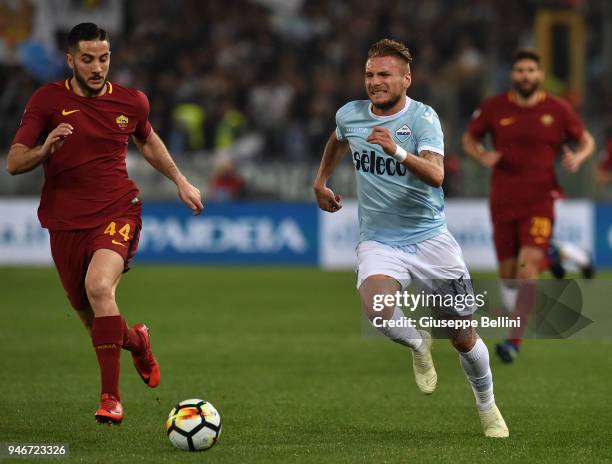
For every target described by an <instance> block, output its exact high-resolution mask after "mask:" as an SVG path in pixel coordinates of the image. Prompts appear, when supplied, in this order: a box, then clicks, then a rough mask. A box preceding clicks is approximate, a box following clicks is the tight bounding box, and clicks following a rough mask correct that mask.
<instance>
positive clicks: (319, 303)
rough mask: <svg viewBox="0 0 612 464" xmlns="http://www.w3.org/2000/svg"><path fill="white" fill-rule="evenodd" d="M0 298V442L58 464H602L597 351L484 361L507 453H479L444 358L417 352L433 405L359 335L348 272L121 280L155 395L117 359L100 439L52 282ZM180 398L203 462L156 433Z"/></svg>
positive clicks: (25, 276) (85, 361)
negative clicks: (209, 419) (199, 416)
mask: <svg viewBox="0 0 612 464" xmlns="http://www.w3.org/2000/svg"><path fill="white" fill-rule="evenodd" d="M607 278H609V276H607ZM0 282H2V284H1V288H2V292H1V295H0V307H1V311H0V320H1V324H0V372H1V374H0V375H1V377H0V379H1V387H0V388H1V395H0V408H1V413H0V442H4V443H7V442H9V443H16V442H29V443H32V442H36V443H41V442H47V443H68V444H69V446H70V456H69V458H67V459H63V460H60V462H62V461H63V462H88V463H89V462H100V463H110V462H112V463H124V462H125V463H128V462H129V463H133V462H146V463H155V462H168V463H174V462H209V463H250V462H260V463H275V462H278V463H294V462H295V463H299V462H314V463H361V462H363V463H395V462H418V463H425V462H435V463H443V462H444V463H445V462H452V463H464V462H465V463H480V462H482V463H485V462H486V463H490V462H500V463H502V462H517V463H525V462H539V463H546V462H550V463H553V462H554V463H558V462H571V463H577V462H585V463H596V462H611V460H612V440H611V437H610V427H611V425H612V409H611V408H610V401H609V400H610V392H611V391H612V390H611V388H612V387H611V383H612V382H611V380H612V369H611V367H612V361H611V357H610V348H611V346H612V345H610V344H609V343H606V342H603V341H602V342H596V341H590V342H585V341H528V342H527V345H526V346H525V349H524V352H523V353H521V356H520V359H519V362H518V363H516V364H515V365H513V366H505V365H501V364H500V362H499V361H498V360H497V359H496V358H495V357H494V356H493V355H492V357H491V358H492V368H493V374H494V382H495V389H496V398H497V402H498V405H499V407H500V409H501V410H502V412H503V413H504V415H505V418H506V421H507V423H508V425H509V427H510V433H511V436H510V438H509V439H506V440H491V439H485V438H484V437H483V436H482V435H481V430H480V424H479V422H478V416H477V414H476V410H475V406H474V399H473V396H472V393H471V390H470V389H469V386H468V384H467V382H466V380H465V378H464V375H463V372H462V371H461V370H460V367H459V362H458V359H457V355H456V353H455V352H454V351H453V350H452V348H451V347H450V345H449V344H448V343H447V342H445V341H437V342H436V343H435V345H434V360H435V362H436V367H437V370H438V377H439V380H438V390H437V391H436V392H435V394H434V395H432V396H431V397H426V396H424V395H422V394H421V393H420V392H419V391H418V390H417V388H416V386H415V384H414V380H413V377H412V368H411V357H410V353H409V352H408V351H407V350H405V349H402V348H401V347H399V346H398V345H395V344H393V343H390V342H388V341H386V340H383V339H378V338H374V339H372V338H368V337H364V336H363V334H362V329H361V316H360V306H359V302H358V298H357V294H356V292H355V289H354V274H353V273H351V272H323V271H320V270H316V269H302V268H211V267H153V266H150V267H149V266H136V267H135V268H134V270H132V271H131V272H130V273H129V274H127V275H126V276H125V277H124V280H123V282H122V283H121V285H120V287H119V292H118V301H119V304H120V307H121V309H122V312H123V314H124V316H125V317H126V319H127V320H128V322H129V323H131V324H133V323H135V322H139V321H142V322H145V323H147V324H148V325H149V326H150V328H151V333H152V343H153V348H154V351H155V353H156V356H157V357H158V360H159V361H160V364H161V372H162V381H161V384H160V386H159V388H158V389H156V390H149V389H147V388H146V387H145V385H144V384H143V383H142V381H141V380H140V378H139V377H138V376H137V374H136V372H135V370H134V368H133V367H132V365H131V359H130V357H129V354H128V353H125V352H124V354H123V358H122V378H121V387H122V402H123V405H124V408H125V414H126V416H125V420H124V423H123V425H121V427H115V428H108V427H105V426H98V425H96V424H95V423H94V418H93V413H94V411H95V408H96V406H97V399H98V367H97V363H96V360H95V356H94V352H93V350H92V349H91V342H90V340H89V338H88V337H87V336H86V332H85V331H84V330H83V329H82V327H81V325H80V322H79V320H78V319H77V317H76V316H75V315H74V314H73V313H72V311H71V310H70V309H69V307H68V303H67V300H66V299H65V297H64V294H63V291H62V290H61V288H60V284H59V280H58V278H57V275H56V273H55V270H53V269H48V268H25V267H23V268H1V269H0ZM486 341H487V344H488V345H489V348H491V347H492V345H493V344H494V343H495V341H496V340H486ZM192 397H201V398H204V399H207V400H209V401H211V402H212V403H213V404H214V405H215V406H216V407H217V409H218V410H219V411H220V413H221V416H222V418H223V423H224V428H223V434H222V436H221V440H220V442H219V444H218V445H217V446H216V447H215V448H213V449H212V450H210V451H206V452H205V453H204V454H201V453H186V452H182V451H179V450H176V449H174V448H173V447H172V446H171V444H170V442H169V441H168V439H167V438H166V436H165V432H164V421H165V418H166V416H167V414H168V412H169V411H170V409H171V408H172V406H173V405H174V404H175V403H177V402H178V401H180V400H183V399H187V398H192ZM18 462H26V461H25V460H19V461H18ZM36 462H40V460H38V459H37V460H36Z"/></svg>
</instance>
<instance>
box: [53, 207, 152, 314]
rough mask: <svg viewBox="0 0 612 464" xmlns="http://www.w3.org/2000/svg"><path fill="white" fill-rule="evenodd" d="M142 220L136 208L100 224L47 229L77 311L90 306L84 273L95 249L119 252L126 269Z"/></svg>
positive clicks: (61, 277)
mask: <svg viewBox="0 0 612 464" xmlns="http://www.w3.org/2000/svg"><path fill="white" fill-rule="evenodd" d="M141 227H142V222H141V219H140V212H139V211H138V213H129V214H127V213H126V215H125V216H122V217H118V218H117V219H114V220H112V221H108V222H106V223H104V224H103V225H101V226H98V227H94V228H92V229H82V230H50V231H49V235H50V237H51V255H52V256H53V261H54V262H55V267H56V268H57V271H58V273H59V276H60V280H61V281H62V285H63V287H64V290H65V291H66V294H67V296H68V299H69V300H70V304H71V305H72V307H73V308H74V309H76V310H77V311H82V310H85V309H88V308H89V307H90V304H89V300H88V299H87V292H86V291H85V276H86V275H87V268H88V267H89V262H90V261H91V258H92V256H93V254H94V253H95V251H96V250H100V249H108V250H113V251H115V252H117V253H119V254H120V255H121V257H122V258H123V261H124V263H125V267H124V270H123V272H127V271H128V269H129V265H130V260H131V259H132V258H133V257H134V255H135V254H136V250H137V248H138V239H139V238H140V229H141Z"/></svg>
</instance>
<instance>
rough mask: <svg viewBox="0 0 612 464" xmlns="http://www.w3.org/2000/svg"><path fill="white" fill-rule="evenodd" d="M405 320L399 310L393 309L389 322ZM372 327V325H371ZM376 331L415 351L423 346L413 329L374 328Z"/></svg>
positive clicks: (421, 340)
mask: <svg viewBox="0 0 612 464" xmlns="http://www.w3.org/2000/svg"><path fill="white" fill-rule="evenodd" d="M404 318H405V316H404V313H403V311H402V310H401V309H399V308H397V307H396V308H395V309H394V310H393V316H391V320H393V321H401V320H403V319H404ZM372 325H373V324H372ZM376 330H378V331H379V332H381V333H382V334H384V335H385V336H386V337H389V338H390V339H391V340H393V341H394V342H396V343H399V344H400V345H404V346H408V347H410V348H412V349H413V350H415V351H419V349H420V348H421V347H422V346H423V339H422V338H421V334H420V333H419V332H418V331H417V329H415V328H414V327H387V326H384V327H376Z"/></svg>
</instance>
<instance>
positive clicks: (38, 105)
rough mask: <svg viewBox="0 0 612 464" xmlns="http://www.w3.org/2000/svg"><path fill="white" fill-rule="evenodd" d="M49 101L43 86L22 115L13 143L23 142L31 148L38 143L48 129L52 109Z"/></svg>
mask: <svg viewBox="0 0 612 464" xmlns="http://www.w3.org/2000/svg"><path fill="white" fill-rule="evenodd" d="M47 101H48V99H47V98H46V97H45V92H44V90H43V89H42V88H41V89H38V90H37V91H36V92H34V94H32V96H31V97H30V100H29V101H28V104H27V105H26V108H25V110H24V112H23V116H22V117H21V122H20V123H19V127H18V128H17V133H16V134H15V137H14V138H13V142H12V145H14V144H16V143H21V144H23V145H25V146H27V147H29V148H32V147H34V146H35V145H36V142H38V139H39V138H40V136H41V134H42V133H43V132H44V131H46V130H47V129H48V123H49V115H50V111H49V105H48V104H47Z"/></svg>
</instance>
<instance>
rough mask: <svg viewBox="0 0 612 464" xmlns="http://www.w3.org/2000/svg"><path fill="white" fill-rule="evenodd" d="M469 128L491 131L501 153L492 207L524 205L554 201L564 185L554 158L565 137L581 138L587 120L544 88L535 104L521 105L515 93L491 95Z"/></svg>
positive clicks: (475, 134) (477, 134)
mask: <svg viewBox="0 0 612 464" xmlns="http://www.w3.org/2000/svg"><path fill="white" fill-rule="evenodd" d="M468 131H469V133H470V134H471V135H472V136H473V137H475V138H477V139H480V138H482V137H483V136H484V135H485V133H487V132H490V133H491V135H492V139H493V146H494V147H495V150H497V151H499V152H500V153H501V154H502V157H501V159H500V160H499V162H498V163H497V164H496V165H495V166H494V168H493V174H492V177H491V207H492V208H494V209H495V208H497V207H499V208H505V209H508V210H515V209H521V208H522V207H523V206H525V205H527V204H534V203H537V202H539V201H544V200H550V199H551V198H552V197H554V196H556V195H557V194H558V193H559V191H560V189H559V187H558V184H557V181H556V178H555V169H554V164H555V157H556V156H557V153H558V152H559V148H560V146H561V144H562V143H563V142H564V141H565V139H566V138H571V139H574V140H576V141H577V140H579V139H580V137H581V136H582V133H583V131H584V126H583V125H582V122H581V121H580V119H579V118H578V116H577V115H576V113H575V112H574V111H573V110H572V108H571V107H570V106H569V104H568V103H567V102H565V101H564V100H561V99H560V98H557V97H555V96H553V95H550V94H548V93H545V92H540V93H539V100H538V102H537V103H536V104H535V105H534V106H530V107H524V106H519V105H518V104H517V103H516V102H515V101H514V99H513V95H512V93H504V94H501V95H497V96H495V97H492V98H490V99H488V100H486V101H485V102H484V103H483V104H482V106H481V107H480V108H479V109H478V110H476V112H475V113H474V115H473V116H472V120H471V121H470V124H469V127H468Z"/></svg>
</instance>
